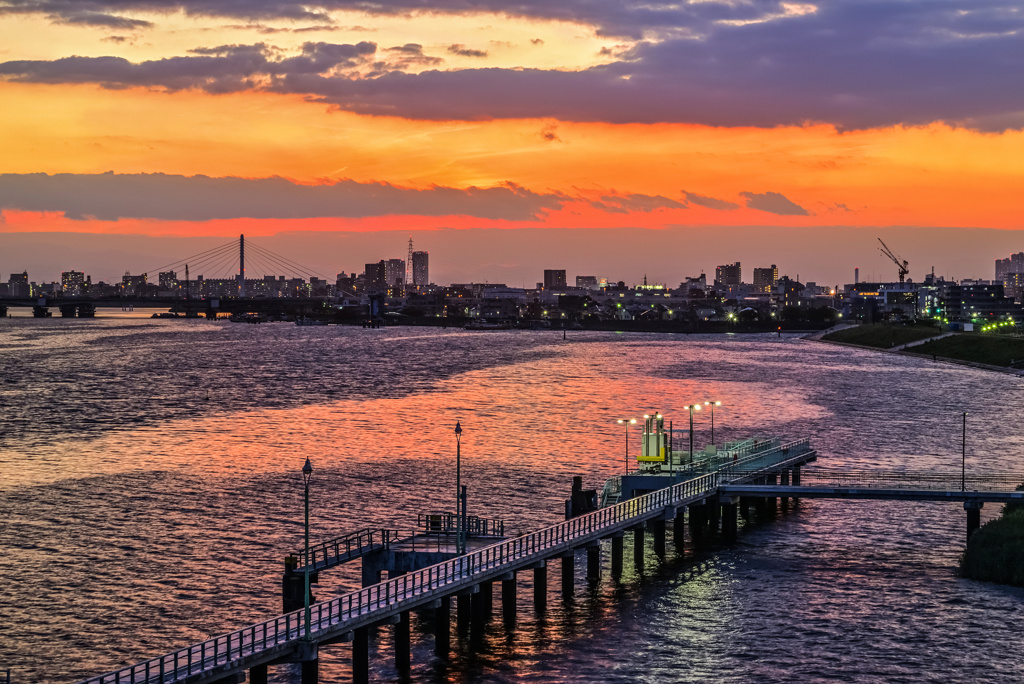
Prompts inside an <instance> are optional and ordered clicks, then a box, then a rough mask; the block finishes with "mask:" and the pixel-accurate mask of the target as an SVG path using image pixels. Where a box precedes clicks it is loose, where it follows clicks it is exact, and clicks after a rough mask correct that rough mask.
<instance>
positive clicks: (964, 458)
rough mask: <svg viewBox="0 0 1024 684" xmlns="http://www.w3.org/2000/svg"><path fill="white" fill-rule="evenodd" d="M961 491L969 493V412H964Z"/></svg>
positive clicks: (961, 449)
mask: <svg viewBox="0 0 1024 684" xmlns="http://www.w3.org/2000/svg"><path fill="white" fill-rule="evenodd" d="M960 491H961V492H964V491H967V411H964V430H963V435H962V440H961V442H960Z"/></svg>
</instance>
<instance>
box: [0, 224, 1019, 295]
mask: <svg viewBox="0 0 1024 684" xmlns="http://www.w3.org/2000/svg"><path fill="white" fill-rule="evenodd" d="M587 232H589V231H587ZM600 232H601V233H602V234H603V235H605V236H608V235H614V234H616V233H622V234H623V236H624V237H621V238H620V237H612V238H606V239H593V240H583V241H580V240H579V239H578V237H579V235H580V233H581V231H578V230H550V229H549V230H542V229H533V230H520V231H498V232H494V231H488V230H475V231H474V230H460V231H431V232H424V233H419V234H413V241H414V244H415V245H416V251H420V249H421V248H423V251H427V252H429V253H430V281H431V282H435V283H445V284H447V283H459V282H480V283H484V282H503V283H506V284H508V285H510V286H516V287H533V286H534V285H535V284H536V283H537V282H541V281H543V272H544V270H546V269H551V268H558V269H562V270H566V271H567V274H568V281H569V282H570V283H571V282H573V280H574V278H575V276H576V275H596V276H598V277H604V278H607V279H609V280H610V281H612V282H618V281H620V280H621V281H624V282H626V283H627V284H641V283H642V282H643V281H644V279H645V277H646V278H647V280H648V281H649V282H651V283H658V284H664V285H667V286H669V287H676V286H678V284H679V283H680V282H681V281H682V280H683V279H685V278H687V277H693V276H698V275H700V274H701V273H706V274H707V275H708V278H709V280H711V279H713V278H714V274H715V269H716V267H718V266H721V265H724V264H730V263H734V262H736V261H739V262H741V263H742V264H743V265H744V269H745V270H744V276H745V280H746V281H747V282H753V280H752V278H753V269H755V268H768V267H770V266H772V265H777V269H778V271H779V274H780V275H788V276H790V277H791V278H797V277H799V279H800V280H801V281H811V282H817V283H820V284H830V285H843V284H847V283H853V282H854V270H855V269H858V268H859V270H860V279H861V280H864V281H885V282H888V281H893V280H896V276H897V269H896V267H895V266H894V265H893V264H892V262H891V261H890V260H889V259H888V258H887V257H885V256H884V255H883V254H882V253H881V251H880V250H879V249H878V247H879V245H878V242H877V236H876V235H875V233H874V232H873V231H871V230H870V229H860V230H858V231H856V233H855V234H854V235H855V239H854V241H853V242H852V243H851V244H849V245H847V246H844V247H843V248H842V249H840V250H834V251H828V252H826V251H823V250H824V249H825V244H824V240H823V239H822V238H821V236H820V235H818V234H817V233H815V232H813V231H811V232H808V231H806V230H803V229H789V230H787V231H782V232H779V233H769V232H767V231H765V230H764V229H754V228H730V229H720V230H718V231H715V232H714V233H705V234H701V235H694V234H692V233H690V232H688V231H683V230H681V229H677V230H675V231H673V230H663V231H650V230H644V229H632V230H629V229H622V230H618V231H617V230H614V229H604V230H603V231H600ZM936 234H937V235H938V236H939V239H938V240H934V239H931V240H930V239H928V238H929V236H931V237H933V238H934V237H935V236H936ZM47 235H48V237H47V239H46V240H45V241H44V243H43V247H42V248H41V249H39V248H38V244H37V240H36V237H37V236H33V235H14V234H7V235H2V234H0V240H2V241H3V242H4V243H5V245H6V247H7V248H6V249H5V250H4V252H3V255H0V274H2V278H0V279H3V280H4V281H6V278H7V277H8V276H9V275H10V274H11V273H21V272H23V271H28V272H29V275H30V278H31V279H32V280H35V281H36V282H48V281H54V280H59V279H60V274H61V273H62V272H65V271H72V270H74V271H84V272H86V273H87V274H89V275H92V276H93V280H94V281H99V280H103V281H106V282H119V281H120V280H121V278H122V276H123V275H124V274H125V273H126V272H128V273H131V274H133V275H138V274H141V273H146V272H148V273H149V274H150V275H151V276H152V279H155V278H156V276H157V274H158V272H159V270H160V269H159V268H158V266H160V265H163V264H164V263H166V262H167V260H168V259H169V258H182V257H183V256H184V255H188V254H193V253H197V252H200V251H202V250H204V249H208V248H211V247H217V246H221V245H223V244H224V243H225V241H228V240H230V239H237V236H233V238H229V237H225V236H215V237H208V238H171V237H148V236H138V235H129V236H122V235H116V234H114V235H88V234H87V235H75V234H47ZM885 235H886V236H887V237H886V238H885V239H886V240H890V245H891V246H892V247H893V248H894V250H895V251H896V252H897V253H898V254H900V255H901V256H902V257H903V258H907V259H908V260H909V261H910V274H909V276H908V277H909V278H910V279H911V280H913V281H915V282H920V281H921V280H923V278H924V276H925V275H926V274H928V273H930V272H931V270H932V268H933V267H934V269H935V274H936V276H941V277H944V278H946V279H950V280H953V279H955V280H959V279H964V278H968V279H992V278H994V277H995V260H996V259H1000V258H1003V257H1006V256H1008V255H1010V254H1012V253H1015V252H1018V251H1020V248H1021V246H1022V245H1024V236H1021V237H1020V239H1019V238H1018V235H1017V232H1016V231H998V230H973V231H957V230H955V229H948V228H947V229H942V230H938V231H936V230H929V229H909V228H903V229H890V230H888V231H886V233H885ZM408 239H409V234H408V233H406V234H402V233H401V232H399V231H387V232H384V233H354V234H335V233H311V234H282V235H277V236H265V237H258V238H256V239H255V244H257V245H267V246H270V247H271V249H272V251H274V252H277V253H279V254H283V255H284V256H286V257H288V258H289V259H291V260H294V261H296V262H298V263H299V264H300V265H302V266H304V267H306V268H307V269H308V270H307V271H306V274H307V275H308V274H309V273H313V274H316V275H317V276H318V277H320V278H322V279H326V280H329V281H333V280H334V279H335V277H336V275H337V274H338V273H339V272H348V273H353V272H354V273H361V272H362V271H363V270H364V265H365V264H366V263H370V262H373V263H376V262H377V261H380V260H382V259H383V260H385V261H387V260H395V259H402V258H403V256H404V255H403V254H402V250H405V249H407V241H408ZM538 239H542V240H544V241H545V244H546V245H547V247H548V248H547V249H546V250H538V249H537V240H538ZM605 241H609V242H614V244H615V245H616V248H617V249H616V252H615V253H613V254H608V253H607V252H606V251H605V250H603V249H602V247H603V243H604V242H605ZM467 245H468V251H470V252H471V253H472V254H471V256H470V257H469V258H468V259H464V258H462V255H461V251H466V250H467ZM489 245H495V247H494V248H493V249H490V248H489ZM946 251H953V252H955V253H956V256H955V257H950V256H949V255H947V254H946V253H945V252H946ZM335 255H336V256H335ZM140 264H148V265H147V266H140ZM235 273H237V260H236V261H235V262H234V265H233V266H232V265H231V264H230V263H229V264H222V265H221V267H219V270H216V271H210V272H205V273H204V272H201V271H197V272H194V273H193V275H204V276H206V277H208V278H227V277H232V275H233V274H235ZM39 274H42V275H39ZM264 275H275V276H277V275H286V276H288V277H294V276H296V275H299V274H298V273H285V272H284V271H282V272H276V271H275V272H273V273H270V272H267V273H263V272H262V271H259V270H258V269H257V268H254V265H253V264H250V265H249V267H248V268H247V273H246V277H247V278H262V277H264Z"/></svg>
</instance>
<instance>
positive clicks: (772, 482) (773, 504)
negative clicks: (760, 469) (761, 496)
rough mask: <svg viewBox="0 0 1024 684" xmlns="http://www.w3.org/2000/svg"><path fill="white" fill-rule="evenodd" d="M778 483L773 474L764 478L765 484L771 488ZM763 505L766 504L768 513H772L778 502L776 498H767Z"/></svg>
mask: <svg viewBox="0 0 1024 684" xmlns="http://www.w3.org/2000/svg"><path fill="white" fill-rule="evenodd" d="M778 483H779V480H778V478H777V477H775V473H772V474H771V475H768V476H766V477H765V484H767V485H771V486H773V487H774V486H775V485H777V484H778ZM765 503H767V504H768V511H769V512H774V511H775V509H776V508H777V507H778V505H779V500H778V497H775V496H769V497H768V500H767V501H766V502H765Z"/></svg>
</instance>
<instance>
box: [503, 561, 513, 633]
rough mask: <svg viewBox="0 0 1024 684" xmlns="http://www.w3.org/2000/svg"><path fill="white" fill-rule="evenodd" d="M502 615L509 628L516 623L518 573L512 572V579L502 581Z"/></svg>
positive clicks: (506, 626)
mask: <svg viewBox="0 0 1024 684" xmlns="http://www.w3.org/2000/svg"><path fill="white" fill-rule="evenodd" d="M501 615H502V619H503V621H504V622H505V628H506V629H509V628H511V627H513V626H515V624H516V573H515V572H514V571H513V572H512V579H503V580H502V581H501Z"/></svg>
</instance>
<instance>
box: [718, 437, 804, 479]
mask: <svg viewBox="0 0 1024 684" xmlns="http://www.w3.org/2000/svg"><path fill="white" fill-rule="evenodd" d="M812 451H813V450H812V449H811V443H810V440H808V439H798V440H794V441H792V442H786V443H785V444H781V443H778V442H777V441H776V442H775V443H774V446H772V448H770V449H767V450H765V451H756V452H747V453H748V455H747V456H745V457H743V458H737V459H736V460H734V461H731V462H727V463H725V464H723V465H722V467H721V468H719V470H718V472H719V473H720V474H721V475H722V478H723V480H724V481H726V482H732V481H734V480H737V479H743V478H746V477H751V476H752V475H754V474H756V473H758V472H760V471H762V470H765V469H770V468H772V467H773V466H775V465H777V464H779V463H781V462H782V461H785V460H787V459H789V458H790V457H794V458H795V457H797V456H801V455H804V454H810V453H811V452H812ZM737 455H738V454H737ZM776 456H778V457H781V458H773V459H772V460H771V461H770V462H764V461H766V460H767V459H768V458H769V457H776ZM759 461H761V462H763V463H762V465H761V467H752V466H754V465H755V464H757V463H758V462H759Z"/></svg>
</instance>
